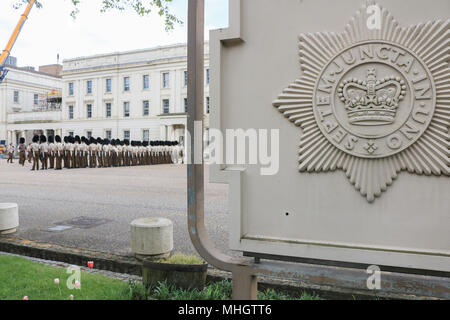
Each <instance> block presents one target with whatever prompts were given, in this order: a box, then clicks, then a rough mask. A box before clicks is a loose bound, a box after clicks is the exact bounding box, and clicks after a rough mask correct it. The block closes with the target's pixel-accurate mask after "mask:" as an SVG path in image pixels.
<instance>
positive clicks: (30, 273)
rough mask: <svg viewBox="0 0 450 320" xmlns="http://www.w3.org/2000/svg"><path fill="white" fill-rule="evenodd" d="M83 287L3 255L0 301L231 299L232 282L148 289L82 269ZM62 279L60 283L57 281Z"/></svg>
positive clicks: (58, 272) (62, 273)
mask: <svg viewBox="0 0 450 320" xmlns="http://www.w3.org/2000/svg"><path fill="white" fill-rule="evenodd" d="M80 276H81V277H80V280H81V281H80V283H81V287H80V289H79V290H78V289H73V290H70V289H69V288H68V286H67V282H69V283H71V284H73V283H74V278H73V273H67V271H66V269H65V268H60V267H52V266H47V265H45V264H42V263H38V262H33V261H30V260H27V259H24V258H20V257H14V256H1V255H0V300H22V299H23V297H24V296H27V297H28V298H29V300H70V299H71V298H70V296H71V295H73V298H74V300H230V299H231V292H232V284H231V282H230V281H226V280H225V281H222V282H217V283H213V284H210V285H209V286H207V287H206V288H205V289H204V290H202V291H199V290H182V289H178V288H176V287H174V286H171V285H169V284H167V283H160V284H159V286H157V287H154V288H145V287H144V285H143V284H142V283H140V282H129V283H126V282H123V281H120V280H115V279H111V278H108V277H106V276H102V275H98V274H91V273H85V272H81V274H80ZM55 279H58V280H59V284H56V283H55ZM258 298H259V299H260V300H319V299H320V298H318V297H316V296H310V295H307V294H302V293H300V294H299V295H298V296H288V295H285V294H282V293H278V292H275V291H274V290H267V291H266V292H259V293H258Z"/></svg>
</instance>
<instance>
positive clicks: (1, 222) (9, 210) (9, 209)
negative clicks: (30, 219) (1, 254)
mask: <svg viewBox="0 0 450 320" xmlns="http://www.w3.org/2000/svg"><path fill="white" fill-rule="evenodd" d="M18 227H19V207H18V205H17V204H16V203H0V234H10V233H14V232H16V231H17V228H18Z"/></svg>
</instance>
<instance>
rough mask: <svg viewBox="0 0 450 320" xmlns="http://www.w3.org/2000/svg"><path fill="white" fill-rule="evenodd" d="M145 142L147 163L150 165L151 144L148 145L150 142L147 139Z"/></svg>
mask: <svg viewBox="0 0 450 320" xmlns="http://www.w3.org/2000/svg"><path fill="white" fill-rule="evenodd" d="M146 144H147V146H146V149H147V165H149V166H150V165H152V146H151V145H150V144H151V142H150V141H147V142H146Z"/></svg>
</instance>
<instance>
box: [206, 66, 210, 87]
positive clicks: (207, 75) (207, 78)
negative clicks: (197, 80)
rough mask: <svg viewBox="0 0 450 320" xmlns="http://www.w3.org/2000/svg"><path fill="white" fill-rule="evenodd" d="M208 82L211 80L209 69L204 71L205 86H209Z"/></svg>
mask: <svg viewBox="0 0 450 320" xmlns="http://www.w3.org/2000/svg"><path fill="white" fill-rule="evenodd" d="M210 80H211V78H210V71H209V69H206V84H209V81H210Z"/></svg>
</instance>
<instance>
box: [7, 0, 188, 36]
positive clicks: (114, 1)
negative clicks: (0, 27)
mask: <svg viewBox="0 0 450 320" xmlns="http://www.w3.org/2000/svg"><path fill="white" fill-rule="evenodd" d="M44 1H45V0H44ZM66 1H70V2H71V3H72V6H73V8H72V11H71V13H70V16H71V17H72V18H74V19H75V18H76V17H77V14H78V13H79V12H80V10H79V4H80V2H81V0H66ZM90 1H92V0H90ZM101 1H102V7H101V9H100V12H106V11H108V10H118V11H124V10H127V9H131V10H133V11H134V12H136V13H137V14H138V15H139V16H147V15H149V14H150V13H152V12H154V11H155V12H157V13H158V14H159V15H160V16H161V17H163V18H164V24H165V29H166V31H170V30H173V29H174V27H175V25H176V24H183V21H181V20H179V19H178V18H177V17H176V16H175V15H174V14H173V13H172V12H171V11H170V8H169V7H170V4H171V3H172V0H101ZM28 2H30V0H15V3H14V5H13V6H14V8H15V9H18V8H20V7H21V6H22V5H23V4H26V3H28ZM35 5H36V7H37V8H42V0H40V1H36V3H35Z"/></svg>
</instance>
